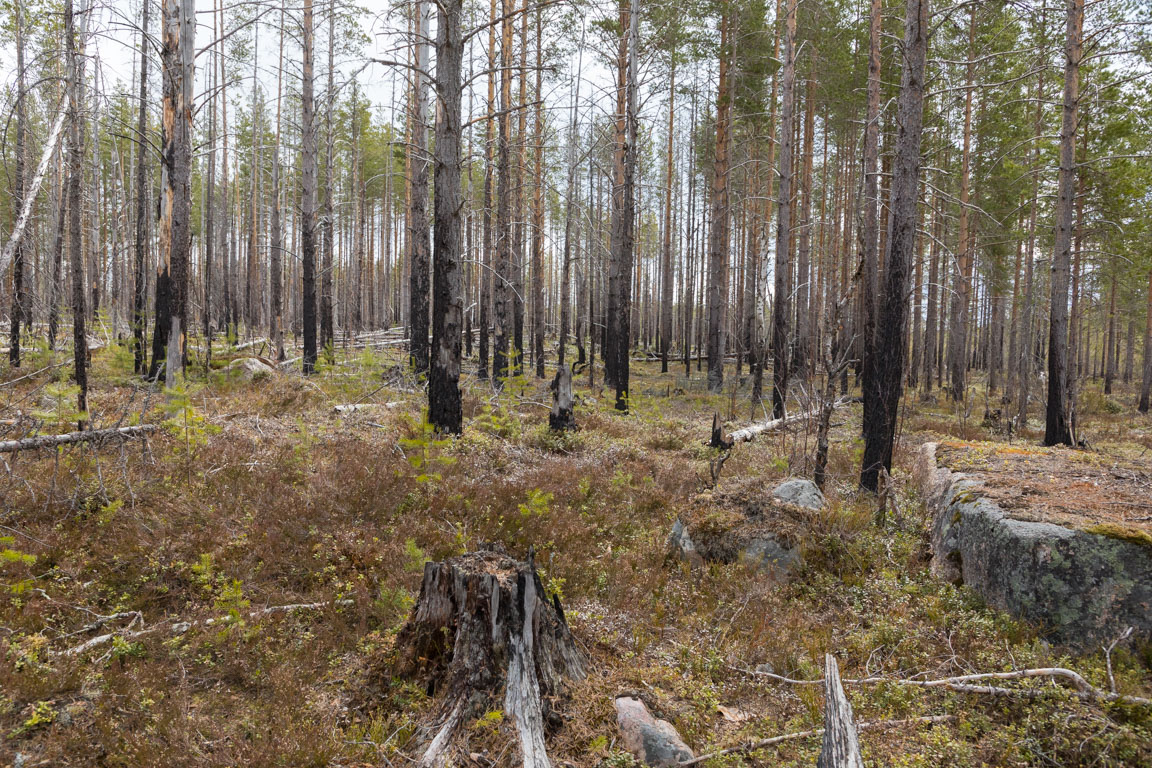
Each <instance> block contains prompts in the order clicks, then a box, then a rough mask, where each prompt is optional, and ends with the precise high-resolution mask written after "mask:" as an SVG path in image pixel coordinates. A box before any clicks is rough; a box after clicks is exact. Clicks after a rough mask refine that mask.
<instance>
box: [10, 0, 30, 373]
mask: <svg viewBox="0 0 1152 768" xmlns="http://www.w3.org/2000/svg"><path fill="white" fill-rule="evenodd" d="M13 23H14V26H15V27H16V163H15V165H16V179H15V188H14V190H13V194H12V210H13V212H14V216H13V220H14V221H15V220H16V219H17V218H18V217H19V216H20V214H21V212H22V211H23V209H24V190H25V186H26V184H25V178H24V154H25V152H26V151H27V147H26V146H25V143H26V142H25V134H26V133H27V130H28V126H27V125H26V123H27V122H28V106H27V105H28V94H26V93H25V91H24V32H23V20H22V18H21V8H20V4H19V3H16V4H15V5H14V7H13ZM26 250H27V249H25V247H24V240H23V239H21V241H20V242H19V243H17V245H16V250H15V252H14V253H13V254H12V321H11V322H12V325H11V328H10V329H9V330H10V333H9V347H8V360H9V362H11V363H12V367H13V368H19V367H20V324H21V323H22V322H23V323H28V324H29V325H30V324H31V322H32V318H31V313H30V312H29V303H28V296H27V294H26V292H25V288H24V253H25V251H26Z"/></svg>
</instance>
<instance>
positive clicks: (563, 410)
mask: <svg viewBox="0 0 1152 768" xmlns="http://www.w3.org/2000/svg"><path fill="white" fill-rule="evenodd" d="M551 389H552V412H551V413H549V414H548V426H549V427H550V428H552V429H556V430H563V429H574V428H575V427H576V418H575V416H574V414H573V404H574V400H575V398H573V396H572V369H571V368H570V367H569V366H567V365H561V366H560V368H559V369H557V371H556V377H555V378H554V379H552V386H551Z"/></svg>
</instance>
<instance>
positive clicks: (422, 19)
mask: <svg viewBox="0 0 1152 768" xmlns="http://www.w3.org/2000/svg"><path fill="white" fill-rule="evenodd" d="M431 21H432V12H431V5H430V3H428V2H427V1H426V0H420V1H419V2H417V3H416V25H415V32H416V70H417V71H416V72H414V73H413V75H412V84H413V86H412V87H413V88H414V89H415V92H414V94H413V97H414V98H413V100H412V105H413V115H412V148H411V152H412V179H411V185H412V186H411V193H410V196H409V198H410V208H409V216H410V225H409V226H410V228H411V229H410V232H411V234H410V241H409V246H410V247H409V249H408V259H409V281H408V328H409V362H410V364H411V366H412V369H413V370H414V371H415V372H416V373H417V374H426V373H427V372H428V287H429V286H428V282H429V280H428V268H429V264H428V261H429V259H428V166H429V165H430V163H429V161H428V150H429V147H428V106H429V104H428V102H429V98H428V95H429V87H430V85H431V84H430V83H429V80H428V76H427V75H426V74H425V73H427V72H428V69H429V66H428V64H429V61H428V59H429V56H428V49H429V44H428V42H427V39H428V38H427V36H428V35H429V34H430V33H431V31H432V29H431V27H432V24H431Z"/></svg>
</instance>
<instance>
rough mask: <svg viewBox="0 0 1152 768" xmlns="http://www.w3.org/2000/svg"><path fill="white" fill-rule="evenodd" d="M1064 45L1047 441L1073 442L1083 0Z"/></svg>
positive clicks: (1073, 9) (1072, 14)
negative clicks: (1071, 300)
mask: <svg viewBox="0 0 1152 768" xmlns="http://www.w3.org/2000/svg"><path fill="white" fill-rule="evenodd" d="M1067 6H1068V20H1067V40H1066V42H1065V47H1064V107H1063V121H1062V124H1061V128H1060V173H1059V177H1058V183H1057V197H1056V242H1055V247H1054V253H1053V256H1052V283H1051V288H1052V308H1051V315H1050V319H1049V326H1048V406H1047V412H1046V414H1045V425H1044V445H1057V444H1063V445H1071V444H1072V427H1071V403H1070V402H1069V391H1070V388H1071V383H1070V382H1069V376H1070V375H1071V372H1070V371H1069V368H1068V365H1069V360H1068V280H1069V271H1070V268H1071V262H1072V214H1073V212H1074V210H1075V207H1076V205H1075V197H1076V105H1077V102H1078V101H1079V98H1080V58H1081V55H1082V51H1083V27H1084V0H1067Z"/></svg>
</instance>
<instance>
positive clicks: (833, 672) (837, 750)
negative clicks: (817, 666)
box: [816, 653, 864, 768]
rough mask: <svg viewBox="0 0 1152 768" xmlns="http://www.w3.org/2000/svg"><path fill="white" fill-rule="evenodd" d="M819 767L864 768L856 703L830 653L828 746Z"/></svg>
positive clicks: (826, 689) (826, 669) (826, 668)
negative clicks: (854, 713) (845, 693)
mask: <svg viewBox="0 0 1152 768" xmlns="http://www.w3.org/2000/svg"><path fill="white" fill-rule="evenodd" d="M816 768H864V760H863V758H861V756H860V740H859V739H858V738H857V737H856V723H855V721H854V720H853V719H852V704H851V703H850V702H849V701H848V697H847V696H845V695H844V686H843V685H841V684H840V667H839V665H837V664H836V659H835V657H834V656H832V654H830V653H828V654H825V655H824V744H823V746H822V747H821V749H820V758H819V759H818V760H817V761H816Z"/></svg>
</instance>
